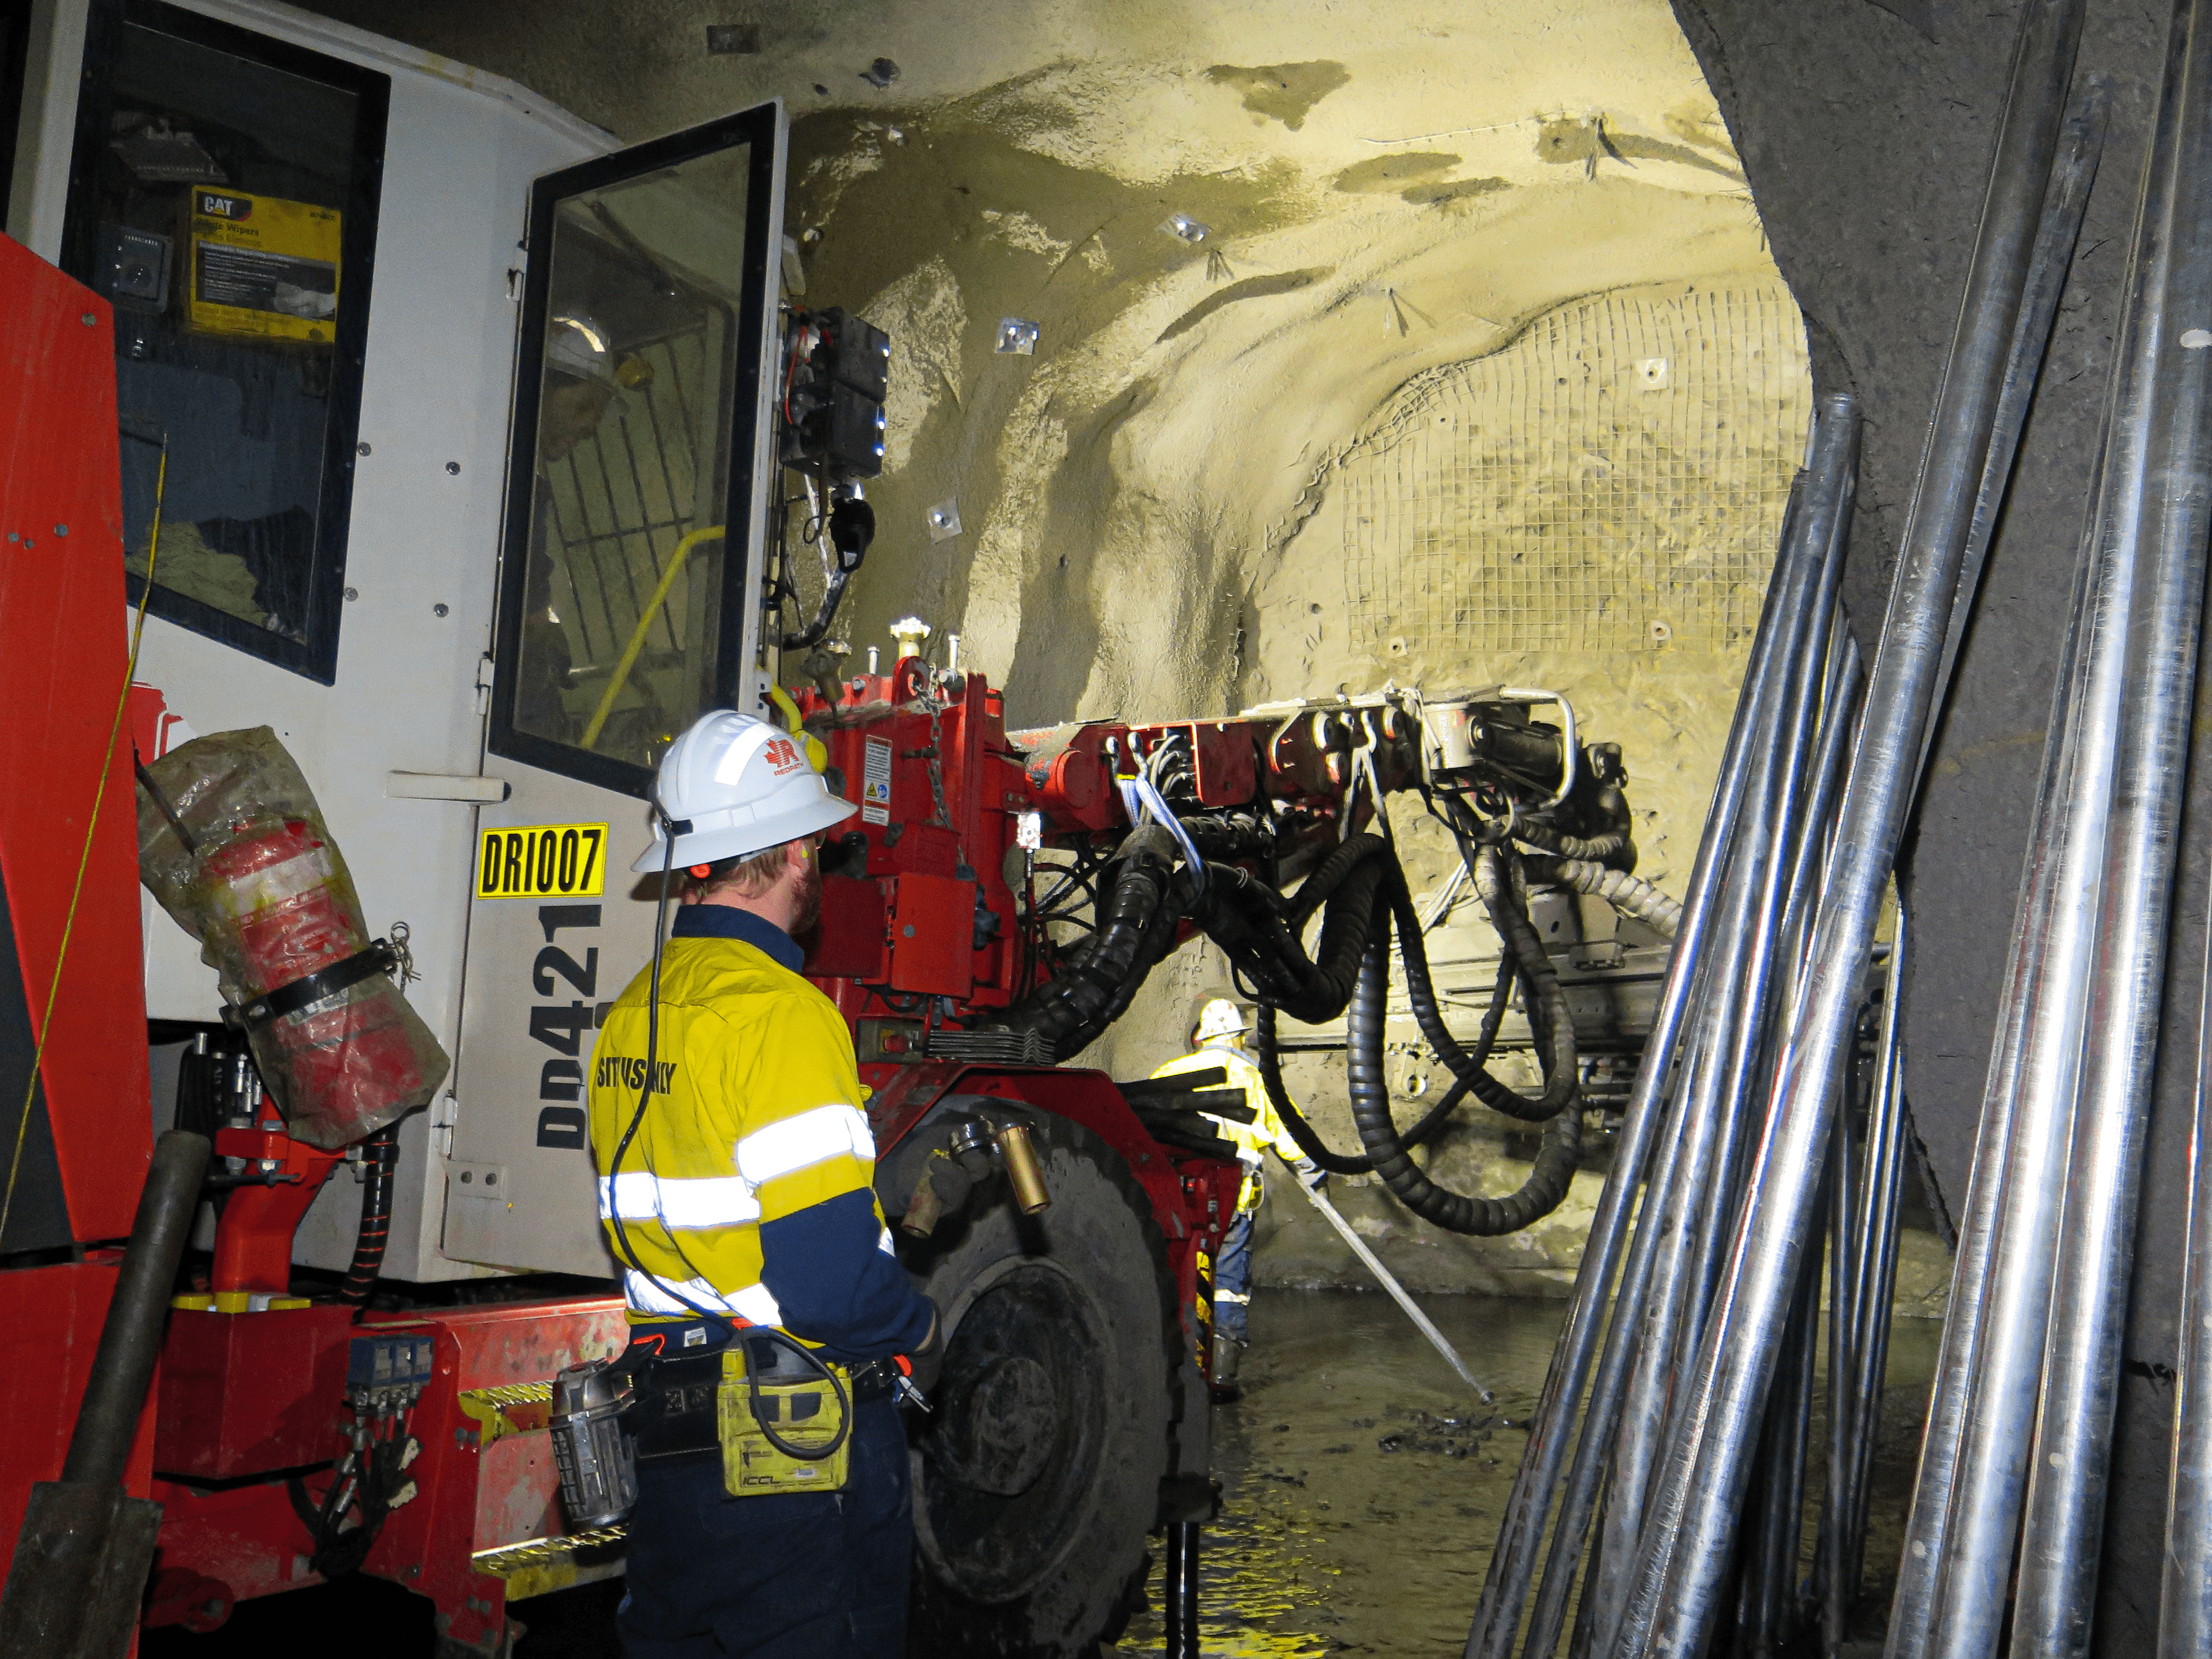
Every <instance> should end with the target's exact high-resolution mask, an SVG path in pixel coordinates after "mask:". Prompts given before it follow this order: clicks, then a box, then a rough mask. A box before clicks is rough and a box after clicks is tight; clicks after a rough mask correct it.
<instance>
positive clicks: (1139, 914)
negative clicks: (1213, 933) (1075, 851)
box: [1005, 823, 1182, 1060]
mask: <svg viewBox="0 0 2212 1659" xmlns="http://www.w3.org/2000/svg"><path fill="white" fill-rule="evenodd" d="M1175 855H1176V844H1175V842H1174V839H1173V838H1172V837H1171V836H1170V835H1169V834H1168V832H1167V830H1166V829H1163V828H1162V827H1161V826H1160V825H1158V824H1156V823H1155V824H1146V825H1145V826H1144V827H1143V828H1141V829H1137V830H1134V831H1133V832H1132V833H1131V834H1130V835H1129V836H1128V838H1127V840H1125V841H1124V842H1122V843H1121V848H1119V849H1118V850H1117V851H1116V852H1115V855H1114V858H1113V860H1111V861H1110V862H1109V865H1108V866H1107V875H1108V877H1109V878H1110V882H1111V884H1110V885H1109V887H1108V888H1107V889H1106V890H1105V891H1104V892H1103V894H1102V895H1101V903H1100V905H1099V915H1098V926H1097V930H1096V931H1095V932H1093V933H1092V934H1091V937H1090V938H1089V939H1085V940H1084V941H1083V943H1082V944H1081V945H1078V946H1076V947H1075V949H1074V950H1073V951H1070V952H1069V953H1068V956H1067V958H1066V961H1065V962H1064V963H1062V964H1061V966H1060V972H1059V973H1057V974H1055V975H1054V976H1053V977H1052V979H1051V980H1050V981H1048V982H1047V983H1046V984H1043V985H1041V986H1039V987H1037V988H1036V990H1034V991H1032V992H1031V993H1030V994H1029V995H1028V996H1026V997H1024V998H1023V999H1022V1000H1021V1001H1020V1002H1019V1003H1018V1004H1016V1005H1015V1006H1013V1007H1012V1008H1010V1009H1008V1010H1007V1011H1006V1022H1005V1023H1006V1029H1008V1030H1016V1031H1022V1030H1034V1031H1036V1032H1038V1033H1039V1034H1041V1035H1042V1036H1043V1037H1044V1038H1045V1040H1046V1042H1048V1043H1050V1044H1051V1046H1052V1051H1053V1054H1054V1057H1055V1058H1056V1059H1061V1060H1064V1059H1066V1057H1067V1056H1068V1055H1070V1054H1074V1053H1075V1052H1077V1051H1078V1050H1079V1049H1080V1048H1084V1047H1085V1045H1086V1044H1088V1043H1089V1042H1091V1041H1092V1039H1094V1038H1095V1037H1097V1035H1098V1034H1099V1033H1100V1032H1101V1031H1103V1030H1105V1029H1106V1028H1107V1027H1108V1026H1109V1025H1110V1024H1113V1023H1114V1021H1115V1018H1118V1017H1119V1016H1120V1015H1121V1012H1123V1011H1124V1010H1126V1009H1127V1007H1128V1006H1129V1001H1130V999H1131V998H1133V996H1135V995H1136V994H1137V987H1139V986H1140V985H1142V984H1143V983H1144V982H1145V975H1147V974H1148V973H1150V972H1151V971H1152V964H1153V963H1156V962H1158V960H1159V958H1160V957H1162V956H1163V955H1164V954H1165V953H1166V951H1168V949H1169V948H1170V947H1171V946H1172V945H1173V944H1174V943H1175V933H1176V921H1177V920H1178V918H1179V917H1180V916H1181V915H1182V905H1181V904H1180V903H1177V902H1175V894H1174V889H1175V872H1174V859H1175Z"/></svg>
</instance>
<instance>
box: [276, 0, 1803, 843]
mask: <svg viewBox="0 0 2212 1659" xmlns="http://www.w3.org/2000/svg"><path fill="white" fill-rule="evenodd" d="M319 9H321V10H324V11H325V12H327V13H328V14H330V15H333V16H336V17H339V18H341V19H343V21H349V22H353V23H356V24H358V25H360V26H362V27H367V28H369V29H373V30H375V31H377V32H380V33H386V34H389V35H392V36H396V37H398V38H399V39H402V40H408V41H410V42H412V43H414V44H416V45H418V46H426V47H428V48H429V49H431V50H433V51H435V52H440V53H442V54H445V55H447V56H449V57H452V58H457V59H459V60H460V61H462V62H464V63H467V64H475V65H478V66H481V67H483V68H485V69H489V70H495V71H496V72H498V73H501V74H503V75H507V76H512V77H513V78H515V79H517V80H520V81H521V82H524V83H525V84H526V85H528V86H530V87H532V88H535V89H536V90H538V91H539V92H542V93H544V94H546V95H548V96H550V97H551V98H553V99H555V100H557V101H559V102H560V103H562V105H564V106H567V107H568V108H569V109H570V110H572V111H574V112H575V113H577V114H579V115H581V116H583V117H585V118H587V119H590V120H592V121H595V122H598V123H599V124H600V125H604V126H605V127H606V128H607V129H608V130H609V131H611V132H613V133H615V134H616V135H617V137H622V138H623V139H635V138H640V137H647V136H650V135H652V134H653V133H656V132H659V131H667V130H670V129H672V128H676V127H679V126H682V125H686V124H689V123H691V122H695V121H698V120H702V119H705V118H709V117H712V116H714V115H718V114H721V113H723V112H726V111H728V110H730V109H732V108H734V107H738V106H743V105H745V104H747V103H750V102H753V101H757V100H760V99H762V98H765V97H769V96H773V95H780V96H782V97H783V98H784V99H785V100H787V104H788V105H789V106H790V108H791V110H792V112H793V165H792V169H791V179H792V185H791V199H790V207H789V211H788V213H787V228H788V230H789V231H790V232H791V234H793V236H794V237H796V238H797V239H798V240H799V250H800V260H801V263H802V264H803V267H804V270H805V281H806V297H807V299H808V301H810V302H811V303H815V304H837V305H843V306H846V307H851V308H855V309H858V310H860V311H861V312H862V313H865V314H866V315H867V316H868V317H870V318H871V319H872V320H873V321H875V322H877V323H878V325H881V326H883V327H884V328H886V329H888V330H889V331H890V334H891V336H892V338H893V342H894V345H893V350H894V374H893V392H892V395H891V399H890V435H889V454H888V457H887V460H888V465H887V467H886V471H885V476H884V478H883V479H882V480H881V481H880V483H878V484H876V485H873V486H872V487H871V489H870V495H871V498H872V501H874V503H875V505H876V507H877V510H878V516H879V519H880V520H881V522H882V524H883V525H884V532H883V533H882V535H881V536H880V537H879V538H878V544H877V548H876V551H875V552H874V554H873V555H872V559H871V562H870V565H869V567H868V568H867V570H866V572H864V573H863V574H862V576H861V577H860V580H859V581H858V582H857V583H856V585H855V587H854V596H855V597H854V600H853V601H852V602H851V605H850V608H849V611H848V617H847V619H846V621H845V623H843V625H842V631H844V632H845V633H846V634H847V635H848V637H849V638H850V639H851V640H852V641H854V644H855V645H856V646H864V645H866V644H867V643H871V642H877V643H881V642H884V641H885V640H886V635H885V634H884V625H885V623H888V622H889V621H890V620H891V619H892V618H893V617H897V616H899V615H902V614H904V613H906V612H908V611H918V612H920V613H921V615H922V616H923V617H926V618H927V619H928V620H929V621H931V622H932V623H935V624H937V626H938V627H939V629H940V630H943V631H954V632H957V633H959V634H960V635H962V638H963V663H964V664H966V665H971V666H975V667H980V668H981V669H983V670H985V671H987V672H988V673H989V674H990V675H991V676H992V678H993V679H994V681H998V682H1000V683H1003V684H1005V685H1006V688H1007V702H1008V713H1009V716H1010V718H1011V719H1012V720H1014V721H1015V722H1017V723H1034V724H1042V723H1045V722H1048V721H1051V720H1060V719H1064V718H1067V717H1069V716H1072V715H1076V714H1082V715H1086V716H1087V715H1097V714H1108V713H1120V714H1128V715H1168V714H1209V713H1214V712H1220V711H1225V710H1229V709H1233V708H1239V707H1243V706H1246V705H1249V704H1251V703H1254V702H1260V701H1263V700H1266V699H1269V698H1279V697H1285V696H1304V695H1311V694H1316V693H1328V692H1333V691H1334V690H1338V689H1339V688H1340V687H1346V688H1349V689H1351V690H1363V689H1367V688H1370V687H1372V686H1375V685H1376V684H1381V683H1382V682H1383V680H1384V679H1385V678H1396V679H1397V680H1399V681H1400V682H1401V683H1406V682H1409V681H1414V680H1419V681H1420V682H1422V683H1423V684H1428V685H1431V686H1437V685H1443V684H1454V685H1468V684H1496V683H1499V682H1516V683H1528V682H1530V681H1531V680H1532V679H1533V680H1534V683H1536V684H1552V685H1557V686H1558V687H1559V689H1562V690H1567V691H1569V692H1570V693H1571V694H1573V695H1575V696H1577V701H1578V702H1580V703H1582V704H1583V705H1584V712H1585V718H1586V720H1587V721H1588V722H1589V726H1590V727H1591V729H1592V731H1593V732H1594V733H1595V735H1597V736H1599V737H1601V738H1611V739H1613V740H1616V741H1620V742H1621V743H1622V744H1624V747H1625V749H1626V753H1627V757H1628V764H1629V767H1630V769H1631V772H1632V776H1633V778H1634V779H1635V781H1636V784H1635V796H1634V798H1635V800H1636V803H1637V805H1638V808H1639V810H1640V811H1643V813H1644V824H1643V826H1642V828H1641V830H1640V833H1639V839H1640V841H1641V842H1642V843H1643V844H1644V848H1645V854H1646V864H1645V869H1646V873H1651V874H1656V876H1658V877H1659V878H1661V879H1662V880H1663V879H1665V878H1667V877H1668V875H1669V874H1672V873H1675V872H1686V866H1687V861H1688V858H1689V854H1690V853H1691V851H1692V849H1693V847H1694V842H1695V838H1696V833H1697V828H1698V823H1699V818H1700V817H1701V815H1702V811H1703V807H1704V803H1705V796H1706V794H1707V793H1708V791H1709V788H1710V784H1711V759H1710V756H1711V750H1713V749H1714V748H1716V747H1717V738H1718V736H1719V734H1720V732H1722V731H1723V730H1724V728H1725V723H1726V720H1727V715H1728V712H1729V709H1728V703H1729V696H1730V695H1731V693H1732V689H1733V684H1734V681H1735V665H1736V663H1737V661H1738V660H1739V659H1740V656H1741V647H1742V643H1743V635H1744V634H1745V633H1746V632H1747V627H1748V623H1749V621H1750V620H1751V619H1752V618H1753V617H1755V614H1756V606H1757V599H1758V594H1759V590H1760V588H1761V586H1763V583H1764V580H1765V572H1766V569H1767V568H1768V565H1769V563H1770V562H1771V549H1772V544H1773V540H1774V536H1775V532H1776V529H1777V526H1778V521H1779V514H1780V508H1781V503H1782V501H1783V498H1784V494H1785V492H1786V489H1787V485H1788V481H1789V477H1790V472H1791V471H1792V469H1793V468H1794V466H1795V465H1796V460H1797V458H1798V456H1799V454H1800V453H1801V452H1802V443H1803V431H1804V422H1805V418H1806V415H1807V411H1808V408H1809V401H1810V398H1809V385H1808V380H1807V374H1806V368H1805V356H1804V348H1803V343H1802V329H1801V327H1800V325H1799V322H1798V318H1797V315H1796V307H1795V306H1794V304H1793V302H1792V301H1791V300H1790V295H1789V294H1788V292H1787V290H1786V289H1784V287H1783V285H1782V283H1781V282H1780V279H1779V276H1778V273H1777V271H1776V270H1775V267H1774V265H1773V263H1772V261H1771V258H1769V256H1768V254H1767V252H1766V249H1765V240H1764V236H1763V234H1762V232H1761V229H1760V227H1759V220H1758V216H1757V214H1756V211H1755V210H1754V209H1753V204H1752V201H1751V197H1750V195H1749V193H1748V191H1747V188H1746V185H1745V183H1744V179H1743V177H1742V173H1741V167H1740V166H1739V164H1738V162H1737V160H1736V157H1735V152H1734V149H1733V148H1732V146H1731V143H1730V141H1729V136H1728V133H1727V131H1726V128H1725V126H1724V125H1723V122H1722V121H1721V119H1720V117H1719V113H1718V111H1717V107H1716V106H1715V103H1714V100H1713V98H1712V95H1711V93H1710V91H1709V90H1708V89H1707V88H1706V86H1705V81H1704V79H1703V77H1702V76H1701V75H1700V72H1699V68H1698V65H1697V63H1696V61H1695V59H1694V58H1693V57H1692V54H1691V52H1690V50H1689V46H1688V44H1687V42H1686V40H1685V39H1684V37H1683V35H1682V33H1681V31H1680V27H1678V26H1677V24H1676V22H1675V21H1674V17H1673V15H1671V14H1670V13H1669V11H1668V9H1667V7H1666V6H1665V5H1664V4H1663V3H1661V0H1583V3H1559V0H1540V3H1520V0H1514V3H1500V0H1483V3H1475V4H1462V5H1458V6H1455V7H1452V8H1449V9H1443V8H1438V7H1437V6H1435V5H1433V4H1430V3H1406V0H1395V3H1383V4H1376V5H1370V6H1365V7H1363V8H1361V9H1359V11H1358V15H1357V18H1356V21H1355V20H1354V19H1353V18H1352V16H1351V15H1349V14H1347V13H1346V11H1345V10H1344V9H1342V8H1340V7H1333V6H1328V5H1323V4H1320V3H1315V0H1306V3H1292V0H1268V3H1257V4H1237V5H1210V4H1200V3H1175V4H1146V5H1135V4H1126V3H1124V4H1111V3H1109V4H1084V5H1074V4H1058V5H1054V4H1041V5H1035V6H1024V7H1016V6H1009V5H994V6H988V7H986V6H979V5H973V4H958V3H909V4H902V5H899V6H896V7H890V8H885V7H880V6H870V7H861V6H858V5H851V4H831V5H828V6H823V7H817V8H814V9H810V10H809V11H807V12H805V14H803V15H802V14H799V13H798V12H795V11H789V10H782V11H778V12H776V13H775V14H774V15H761V16H760V17H759V19H758V21H745V20H744V18H741V17H738V16H736V15H732V14H731V13H727V12H726V11H723V10H721V9H712V8H708V7H705V6H700V5H696V4H675V5H669V6H664V7H658V8H654V9H653V10H651V11H649V12H633V13H629V14H626V15H624V16H623V22H622V25H621V27H619V28H616V27H610V26H609V23H608V21H607V20H608V18H609V16H610V13H609V11H608V9H606V8H605V7H604V6H602V5H597V4H590V5H587V4H584V3H580V0H565V3H552V4H533V5H529V6H523V5H520V4H513V3H491V4H478V5H475V6H471V7H467V8H453V7H447V6H442V5H433V4H428V3H422V0H409V3H371V0H324V3H323V4H322V5H321V6H320V7H319ZM709 26H714V27H717V28H726V30H728V31H730V32H728V33H723V34H721V35H720V36H718V37H717V39H718V43H719V44H721V45H726V46H738V47H739V48H741V50H738V51H736V52H709V51H708V30H709ZM878 60H882V61H881V62H880V63H879V62H878ZM894 70H895V74H894ZM878 82H886V83H887V84H883V85H878V84H877V83H878ZM1178 225H1179V226H1180V228H1181V234H1177V228H1176V227H1177V226H1178ZM1194 225H1195V226H1196V227H1198V228H1200V229H1197V230H1194V228H1193V227H1194ZM1005 319H1021V320H1024V321H1026V322H1031V323H1034V324H1036V325H1037V329H1038V336H1037V339H1036V345H1035V349H1034V350H1033V352H1031V353H1029V354H1026V355H1024V354H1020V353H1008V352H1000V351H999V350H997V349H994V348H995V346H996V344H997V343H998V337H999V333H1000V325H1001V324H1002V321H1004V320H1005ZM940 508H941V509H944V512H945V514H946V515H951V517H957V524H958V526H959V528H958V532H957V534H951V535H944V534H943V533H942V532H943V529H944V528H945V526H947V525H949V523H950V522H951V517H944V518H942V519H941V520H940V522H939V523H936V524H933V520H932V514H933V509H940ZM933 530H934V531H936V532H938V535H939V537H940V538H933ZM809 557H811V556H809ZM1417 874H1418V872H1417Z"/></svg>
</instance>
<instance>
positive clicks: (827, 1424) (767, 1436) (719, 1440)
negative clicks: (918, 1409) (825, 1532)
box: [635, 1331, 898, 1498]
mask: <svg viewBox="0 0 2212 1659" xmlns="http://www.w3.org/2000/svg"><path fill="white" fill-rule="evenodd" d="M796 1348H797V1345H796V1344H795V1343H793V1342H792V1341H791V1339H789V1338H787V1337H783V1336H781V1334H778V1335H777V1336H775V1337H774V1338H769V1337H765V1336H763V1335H759V1334H754V1333H750V1332H743V1331H741V1332H739V1333H738V1335H737V1337H736V1339H735V1340H732V1341H729V1342H727V1343H723V1344H720V1345H717V1346H713V1347H708V1348H701V1349H696V1350H692V1351H690V1352H679V1353H675V1354H669V1353H666V1352H665V1351H663V1352H661V1353H660V1354H659V1355H657V1356H655V1357H654V1358H650V1359H647V1360H644V1361H643V1362H642V1363H641V1365H640V1366H639V1367H638V1379H639V1380H638V1393H639V1403H638V1407H637V1408H636V1412H635V1424H636V1429H635V1432H636V1438H637V1455H638V1457H639V1458H640V1460H641V1461H647V1462H649V1461H653V1460H655V1459H660V1458H670V1457H692V1456H698V1455H702V1454H704V1453H708V1452H719V1453H720V1455H721V1459H722V1486H723V1490H724V1491H726V1492H728V1493H729V1494H730V1495H731V1496H732V1497H733V1498H744V1497H752V1496H756V1495H761V1494H767V1493H774V1492H836V1491H839V1490H841V1489H842V1487H843V1486H844V1485H845V1482H846V1480H847V1478H848V1474H849V1456H850V1453H851V1449H852V1427H853V1425H852V1419H853V1414H854V1409H855V1408H856V1407H859V1406H860V1405H862V1404H864V1403H865V1402H866V1401H872V1400H880V1399H883V1398H884V1397H885V1396H887V1395H890V1393H891V1392H892V1391H893V1389H895V1388H896V1378H897V1376H898V1371H897V1370H896V1367H895V1366H893V1365H892V1364H891V1362H890V1361H889V1360H887V1359H871V1360H867V1361H865V1362H863V1363H862V1364H858V1365H850V1366H848V1365H844V1364H839V1363H838V1362H836V1360H825V1359H819V1358H814V1359H811V1360H810V1359H802V1358H800V1357H799V1354H800V1353H801V1352H804V1351H803V1350H799V1352H794V1351H793V1350H794V1349H796Z"/></svg>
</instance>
